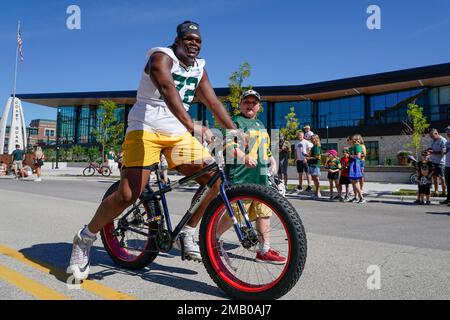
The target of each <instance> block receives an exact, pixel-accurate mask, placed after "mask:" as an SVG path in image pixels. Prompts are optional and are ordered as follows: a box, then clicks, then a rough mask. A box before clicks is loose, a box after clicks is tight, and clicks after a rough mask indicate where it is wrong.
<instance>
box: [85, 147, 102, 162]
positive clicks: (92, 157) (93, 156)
mask: <svg viewBox="0 0 450 320" xmlns="http://www.w3.org/2000/svg"><path fill="white" fill-rule="evenodd" d="M86 155H87V157H88V159H89V161H90V162H95V161H98V160H99V159H101V154H100V150H98V148H97V147H90V148H88V149H87V150H86Z"/></svg>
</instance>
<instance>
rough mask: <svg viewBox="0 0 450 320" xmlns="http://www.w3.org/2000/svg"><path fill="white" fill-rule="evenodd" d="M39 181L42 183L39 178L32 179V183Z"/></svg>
mask: <svg viewBox="0 0 450 320" xmlns="http://www.w3.org/2000/svg"><path fill="white" fill-rule="evenodd" d="M41 181H42V179H41V178H36V179H34V182H41Z"/></svg>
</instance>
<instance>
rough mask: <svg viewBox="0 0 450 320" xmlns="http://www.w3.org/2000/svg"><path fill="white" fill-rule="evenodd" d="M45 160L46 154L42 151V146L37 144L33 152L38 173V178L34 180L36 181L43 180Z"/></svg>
mask: <svg viewBox="0 0 450 320" xmlns="http://www.w3.org/2000/svg"><path fill="white" fill-rule="evenodd" d="M44 160H45V154H44V152H43V151H42V148H41V147H40V146H37V147H36V150H35V151H34V154H33V162H34V167H35V168H36V175H37V178H36V179H35V180H34V181H36V182H41V181H42V166H43V165H44Z"/></svg>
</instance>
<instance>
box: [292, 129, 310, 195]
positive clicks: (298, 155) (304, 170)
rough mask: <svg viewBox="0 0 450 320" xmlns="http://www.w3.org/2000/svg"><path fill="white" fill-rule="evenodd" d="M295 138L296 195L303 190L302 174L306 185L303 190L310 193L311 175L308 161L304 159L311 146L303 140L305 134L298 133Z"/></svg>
mask: <svg viewBox="0 0 450 320" xmlns="http://www.w3.org/2000/svg"><path fill="white" fill-rule="evenodd" d="M297 138H298V142H297V143H296V144H295V163H296V165H297V172H298V186H297V193H300V192H301V191H302V189H303V174H305V176H306V181H307V183H308V186H307V187H306V189H305V190H306V192H310V191H311V175H310V174H309V172H308V161H307V160H306V157H307V156H308V153H309V150H311V148H312V147H313V144H312V143H311V142H310V141H308V140H306V139H305V133H304V132H303V131H300V132H299V133H298V135H297Z"/></svg>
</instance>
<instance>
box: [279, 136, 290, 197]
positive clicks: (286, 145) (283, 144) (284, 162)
mask: <svg viewBox="0 0 450 320" xmlns="http://www.w3.org/2000/svg"><path fill="white" fill-rule="evenodd" d="M279 150H280V159H279V161H280V167H279V169H278V176H279V177H280V179H283V181H284V185H285V186H286V189H287V185H288V173H287V170H288V165H289V156H290V154H291V143H290V142H289V141H287V140H286V139H285V136H284V135H283V134H280V149H279Z"/></svg>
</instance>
